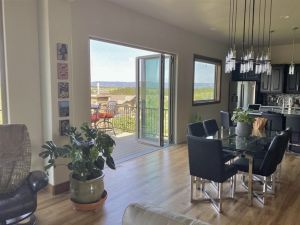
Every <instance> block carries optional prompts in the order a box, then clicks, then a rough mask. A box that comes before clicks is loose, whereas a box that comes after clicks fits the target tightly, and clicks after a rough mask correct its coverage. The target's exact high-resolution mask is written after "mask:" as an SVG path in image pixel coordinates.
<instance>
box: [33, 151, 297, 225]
mask: <svg viewBox="0 0 300 225" xmlns="http://www.w3.org/2000/svg"><path fill="white" fill-rule="evenodd" d="M105 173H106V177H105V186H106V190H107V191H108V199H107V201H106V203H105V206H104V208H103V209H102V210H100V211H98V212H97V213H94V212H75V211H74V210H73V209H72V207H71V204H70V202H69V197H68V194H67V193H66V194H60V195H57V196H51V195H50V194H49V193H47V192H41V193H40V194H39V196H38V209H37V213H36V215H37V217H38V220H39V224H41V225H66V224H74V225H75V224H78V225H88V224H93V225H94V224H95V225H96V224H97V225H121V220H122V215H123V212H124V209H125V208H126V206H127V205H128V204H129V203H131V202H146V203H151V204H154V205H157V206H160V207H163V208H166V209H168V210H172V211H175V212H179V213H183V214H185V215H187V216H190V217H193V218H198V219H201V220H203V221H206V222H209V223H211V224H227V225H234V224H239V225H240V224H256V225H259V224H262V225H271V224H272V225H275V224H287V225H296V224H300V195H299V190H300V179H299V177H300V157H296V156H291V155H288V156H286V157H285V159H284V161H283V167H282V176H281V185H280V189H279V190H278V192H277V193H278V194H277V196H276V198H273V197H270V198H269V199H268V202H267V205H266V206H264V207H263V206H262V205H260V204H259V203H258V202H257V201H255V200H254V205H253V207H250V206H248V204H247V203H248V202H247V197H246V195H245V196H244V195H238V196H237V197H236V199H235V200H226V201H225V202H224V205H223V208H224V213H223V214H218V213H216V211H214V210H213V208H212V207H211V206H210V204H209V203H190V200H189V196H190V177H189V171H188V160H187V148H186V145H177V146H173V147H170V148H169V149H167V150H166V149H165V150H160V151H157V152H153V153H150V154H148V155H145V156H142V157H139V158H136V159H133V160H130V161H127V162H124V163H122V164H120V165H118V168H117V170H116V171H111V170H106V171H105ZM238 180H239V181H240V179H238ZM239 186H240V185H239ZM239 189H240V190H242V187H239ZM137 225H138V224H137ZM155 225H156V224H155ZM157 225H159V224H157Z"/></svg>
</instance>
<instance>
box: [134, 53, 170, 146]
mask: <svg viewBox="0 0 300 225" xmlns="http://www.w3.org/2000/svg"><path fill="white" fill-rule="evenodd" d="M163 58H164V56H163V55H161V54H157V55H151V56H143V57H138V58H137V92H138V93H137V100H138V102H137V130H138V139H139V140H140V141H142V142H146V143H151V144H154V145H158V146H163V100H164V94H163V92H164V91H163V87H164V85H163V84H164V63H162V62H163Z"/></svg>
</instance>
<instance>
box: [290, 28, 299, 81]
mask: <svg viewBox="0 0 300 225" xmlns="http://www.w3.org/2000/svg"><path fill="white" fill-rule="evenodd" d="M296 30H298V27H293V49H292V61H291V64H290V66H289V75H294V74H295V63H294V54H295V33H296Z"/></svg>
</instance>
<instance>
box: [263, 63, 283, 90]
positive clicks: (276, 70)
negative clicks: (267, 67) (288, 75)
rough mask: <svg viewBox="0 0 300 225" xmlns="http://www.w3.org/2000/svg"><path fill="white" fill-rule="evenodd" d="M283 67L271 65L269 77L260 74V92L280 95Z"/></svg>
mask: <svg viewBox="0 0 300 225" xmlns="http://www.w3.org/2000/svg"><path fill="white" fill-rule="evenodd" d="M284 68H285V66H284V65H272V73H271V75H266V74H262V75H261V78H260V92H262V93H282V92H283V83H284Z"/></svg>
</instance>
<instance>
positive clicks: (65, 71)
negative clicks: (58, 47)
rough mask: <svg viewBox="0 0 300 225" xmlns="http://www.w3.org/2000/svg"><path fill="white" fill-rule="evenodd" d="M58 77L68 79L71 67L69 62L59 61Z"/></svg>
mask: <svg viewBox="0 0 300 225" xmlns="http://www.w3.org/2000/svg"><path fill="white" fill-rule="evenodd" d="M57 78H58V79H59V80H68V78H69V68H68V64H67V63H57Z"/></svg>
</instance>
